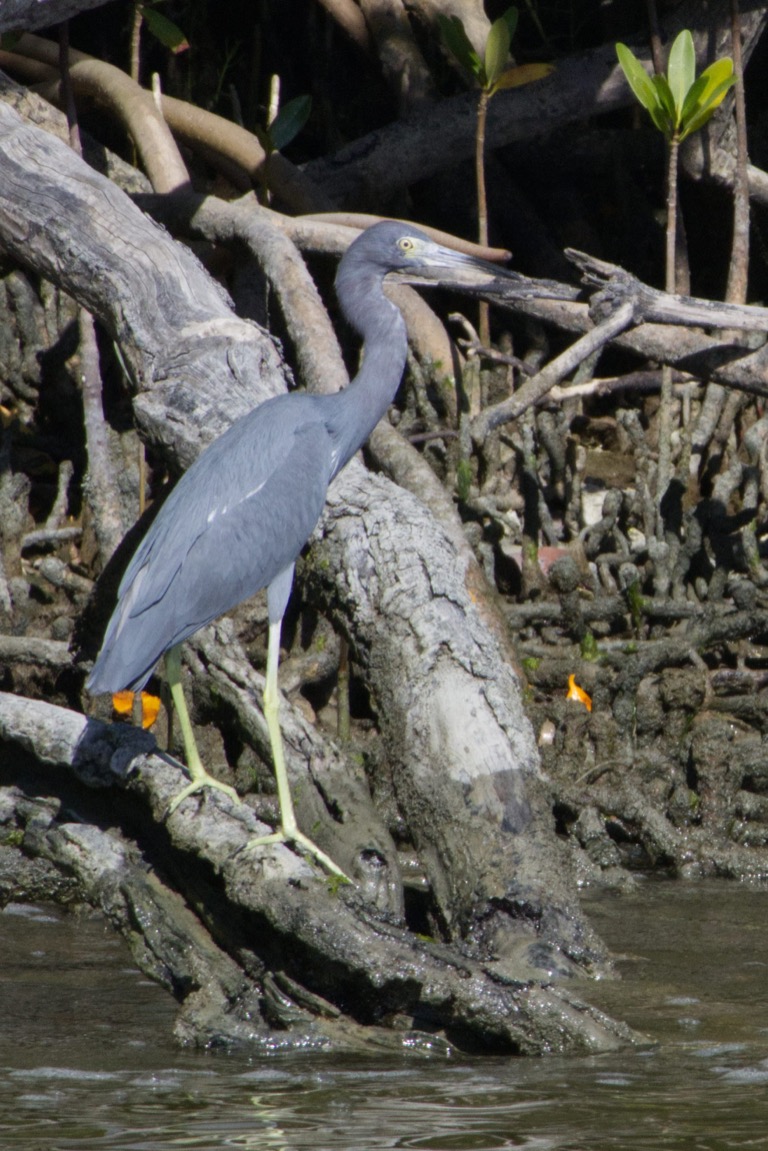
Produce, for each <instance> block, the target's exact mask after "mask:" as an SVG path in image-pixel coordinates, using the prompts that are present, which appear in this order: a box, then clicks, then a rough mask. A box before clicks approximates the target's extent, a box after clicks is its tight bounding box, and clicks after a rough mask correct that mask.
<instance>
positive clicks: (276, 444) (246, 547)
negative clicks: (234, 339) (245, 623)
mask: <svg viewBox="0 0 768 1151" xmlns="http://www.w3.org/2000/svg"><path fill="white" fill-rule="evenodd" d="M294 399H295V398H294ZM265 407H268V405H262V408H261V409H256V411H255V412H254V413H252V415H254V416H255V415H256V414H257V413H259V412H262V417H261V419H260V420H256V419H254V420H251V418H250V417H245V418H244V419H243V420H241V421H239V422H238V424H237V425H235V426H234V427H233V428H232V429H230V431H229V432H227V433H226V434H225V435H224V436H222V437H220V439H218V440H217V441H215V443H214V444H212V445H211V447H210V448H209V449H207V451H206V452H204V453H203V455H202V456H201V457H200V458H199V460H198V461H197V462H196V463H195V464H194V465H193V466H192V468H190V469H189V471H188V472H187V473H186V474H185V475H184V476H183V477H182V479H181V480H180V481H179V484H178V485H177V487H176V489H175V490H174V492H173V493H172V494H171V496H170V497H169V498H168V500H167V501H166V503H165V504H164V506H163V508H162V510H161V512H160V514H159V515H158V517H157V519H156V520H155V521H154V523H153V524H152V527H151V528H150V530H149V532H148V533H147V536H146V538H145V540H144V541H143V542H142V544H141V545H140V547H139V549H138V551H137V553H136V555H135V557H134V559H133V560H132V562H131V564H130V565H129V567H128V569H127V571H126V573H125V576H124V577H123V581H122V583H121V585H120V591H119V593H118V605H117V608H116V609H115V613H114V615H113V616H112V619H111V620H110V624H109V627H108V628H107V633H106V636H105V639H104V644H103V647H102V651H101V654H100V655H99V658H98V660H97V662H96V664H95V666H94V669H93V671H92V673H91V676H90V678H89V687H90V689H91V690H92V691H114V690H118V689H119V688H122V687H125V686H126V685H129V686H132V687H134V690H136V689H137V688H138V687H140V686H141V684H142V683H143V682H145V681H146V679H147V678H148V676H149V674H150V673H151V671H152V668H153V667H154V665H155V663H156V662H157V660H158V659H159V658H160V656H161V655H162V654H163V653H164V652H165V651H167V650H168V649H169V648H170V647H173V646H174V645H175V644H178V643H181V642H182V641H183V640H184V639H186V638H187V637H188V636H190V635H192V634H193V632H195V631H197V630H198V628H200V627H202V626H204V625H205V624H206V623H209V622H210V621H211V620H213V619H215V618H216V617H217V616H220V615H222V614H223V613H224V612H226V611H229V610H230V609H231V608H233V607H234V606H235V605H236V604H238V603H241V602H242V601H243V600H244V599H247V598H248V597H249V596H251V595H253V594H255V592H257V591H259V590H260V589H261V588H263V587H266V586H267V585H268V584H269V583H271V581H272V580H273V579H274V578H275V577H276V576H277V575H279V574H280V572H282V571H284V570H285V569H286V568H287V567H289V566H290V564H291V563H292V562H293V561H294V560H295V558H296V556H297V555H298V554H299V552H300V551H301V548H302V547H303V545H304V544H305V542H306V540H307V539H308V538H309V536H310V534H311V532H312V530H313V528H314V526H315V524H316V523H317V520H318V518H319V516H320V513H321V512H322V509H323V504H324V502H325V495H326V491H327V488H328V482H329V479H330V475H331V472H332V467H333V463H332V445H331V441H330V438H329V436H328V433H327V430H326V428H325V425H324V423H323V421H322V419H318V418H317V413H316V412H315V409H314V408H313V407H312V406H311V405H306V406H305V405H301V404H295V403H294V404H291V405H290V406H289V407H288V408H285V407H284V406H283V405H282V404H279V405H278V404H277V402H276V401H275V402H274V403H271V407H272V410H268V411H267V412H266V413H264V412H263V409H264V408H265ZM275 407H276V408H277V410H276V411H275V410H274V408H275ZM281 408H282V409H283V410H282V411H281V410H280V409H281Z"/></svg>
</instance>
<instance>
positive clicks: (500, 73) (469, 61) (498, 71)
mask: <svg viewBox="0 0 768 1151" xmlns="http://www.w3.org/2000/svg"><path fill="white" fill-rule="evenodd" d="M437 19H438V24H439V27H440V34H441V36H442V38H443V43H444V44H445V46H446V48H447V49H448V51H449V52H450V53H451V54H452V55H453V56H454V57H455V58H456V60H457V61H458V63H459V64H460V65H461V67H462V68H463V69H464V71H465V72H467V73H468V74H469V75H470V76H473V77H474V79H475V80H476V82H477V84H478V85H479V87H480V88H482V89H483V91H484V92H487V93H488V94H489V95H491V96H492V95H493V94H494V92H498V91H499V90H500V89H501V88H511V87H514V86H515V84H517V83H519V80H514V79H513V78H512V77H513V75H514V73H515V72H516V71H517V69H516V68H507V60H508V59H509V48H510V45H511V43H512V37H513V36H514V34H515V30H516V28H517V20H518V11H517V8H515V7H514V5H513V6H512V7H511V8H507V10H506V12H504V14H503V15H502V16H499V18H498V20H494V22H493V24H492V25H491V29H490V31H489V33H488V38H487V40H486V42H485V52H484V55H483V59H481V58H480V56H479V55H478V53H477V52H476V51H475V49H474V48H473V47H472V43H471V41H470V39H469V37H468V36H467V33H466V31H465V30H464V25H463V24H462V22H461V20H460V19H459V17H458V16H445V15H443V14H442V13H441V14H439V15H438V17H437Z"/></svg>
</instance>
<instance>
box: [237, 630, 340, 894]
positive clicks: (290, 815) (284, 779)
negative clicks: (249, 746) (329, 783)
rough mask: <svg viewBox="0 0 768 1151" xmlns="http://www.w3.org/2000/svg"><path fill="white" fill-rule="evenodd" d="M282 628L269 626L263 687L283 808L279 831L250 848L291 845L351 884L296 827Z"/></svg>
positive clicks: (276, 778) (280, 801)
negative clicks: (285, 732)
mask: <svg viewBox="0 0 768 1151" xmlns="http://www.w3.org/2000/svg"><path fill="white" fill-rule="evenodd" d="M280 624H281V621H279V620H278V621H277V622H276V623H271V624H270V625H269V645H268V647H267V675H266V681H265V684H264V718H265V719H266V721H267V729H268V731H269V742H270V746H271V748H272V759H273V761H274V765H275V780H276V782H277V798H278V802H279V804H280V830H279V831H275V832H273V833H272V834H271V835H261V836H259V837H258V838H256V839H252V840H251V841H250V843H249V845H248V846H249V847H255V846H257V845H258V844H260V843H292V844H294V845H295V846H296V847H299V848H302V849H303V850H304V851H306V852H308V853H309V854H310V855H312V856H314V858H315V859H316V860H317V862H318V863H320V864H322V866H323V867H324V868H325V869H326V871H329V872H330V873H331V874H332V875H339V876H341V877H342V879H346V880H347V881H348V882H351V880H349V877H348V876H347V875H345V874H344V872H343V871H342V870H341V868H340V867H337V866H336V864H335V863H334V862H333V860H332V859H331V857H330V856H329V855H326V854H325V852H324V851H321V850H320V848H319V847H318V846H317V844H315V843H313V842H312V840H311V839H309V838H308V836H306V835H304V833H303V832H302V831H299V828H298V826H297V824H296V814H295V812H294V809H293V799H292V798H291V789H290V785H289V783H288V772H287V771H286V767H285V755H284V753H283V736H282V732H281V731H280V714H279V712H280V693H279V692H278V689H277V666H278V662H279V659H280Z"/></svg>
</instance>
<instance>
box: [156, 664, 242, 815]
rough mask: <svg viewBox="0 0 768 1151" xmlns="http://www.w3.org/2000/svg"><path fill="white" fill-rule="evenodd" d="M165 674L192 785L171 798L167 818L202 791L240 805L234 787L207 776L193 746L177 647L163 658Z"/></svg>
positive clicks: (193, 737)
mask: <svg viewBox="0 0 768 1151" xmlns="http://www.w3.org/2000/svg"><path fill="white" fill-rule="evenodd" d="M165 674H166V677H167V679H168V688H169V690H170V693H171V699H172V700H173V708H174V711H175V712H176V714H177V716H178V717H179V727H180V728H181V738H182V740H183V741H184V756H185V758H186V761H187V771H188V772H189V774H190V775H191V776H192V781H191V783H188V784H187V786H186V787H183V788H182V789H181V791H180V792H179V794H178V795H176V796H174V798H173V799H172V800H171V803H170V806H169V807H168V814H169V815H170V814H171V812H173V811H175V810H176V808H177V807H178V806H179V804H180V803H181V802H182V800H184V799H186V798H187V796H189V795H194V794H195V792H197V791H202V789H203V788H204V787H215V788H216V790H217V791H223V792H224V794H225V795H228V796H230V798H231V799H234V800H236V801H237V802H238V803H239V802H240V796H239V795H238V794H237V792H236V791H235V789H234V787H230V786H229V784H228V783H222V782H221V780H218V779H216V778H215V777H214V776H212V775H209V774H208V772H207V771H206V770H205V768H204V767H203V761H202V760H201V759H200V753H199V752H198V750H197V744H196V742H195V734H194V732H193V730H192V723H191V721H190V718H189V712H188V711H187V701H186V700H185V698H184V689H183V687H182V686H181V647H180V646H178V645H177V646H176V647H172V648H170V650H169V651H167V652H166V655H165Z"/></svg>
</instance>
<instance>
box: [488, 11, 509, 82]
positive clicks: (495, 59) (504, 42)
mask: <svg viewBox="0 0 768 1151" xmlns="http://www.w3.org/2000/svg"><path fill="white" fill-rule="evenodd" d="M509 44H510V35H509V24H508V23H507V20H506V17H504V16H499V18H498V20H494V22H493V24H491V30H490V32H489V33H488V39H487V40H486V42H485V84H484V85H483V87H488V88H492V87H493V86H494V84H495V83H496V81H497V80H498V78H499V76H501V74H502V72H503V71H504V69H505V68H506V66H507V60H508V58H509Z"/></svg>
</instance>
